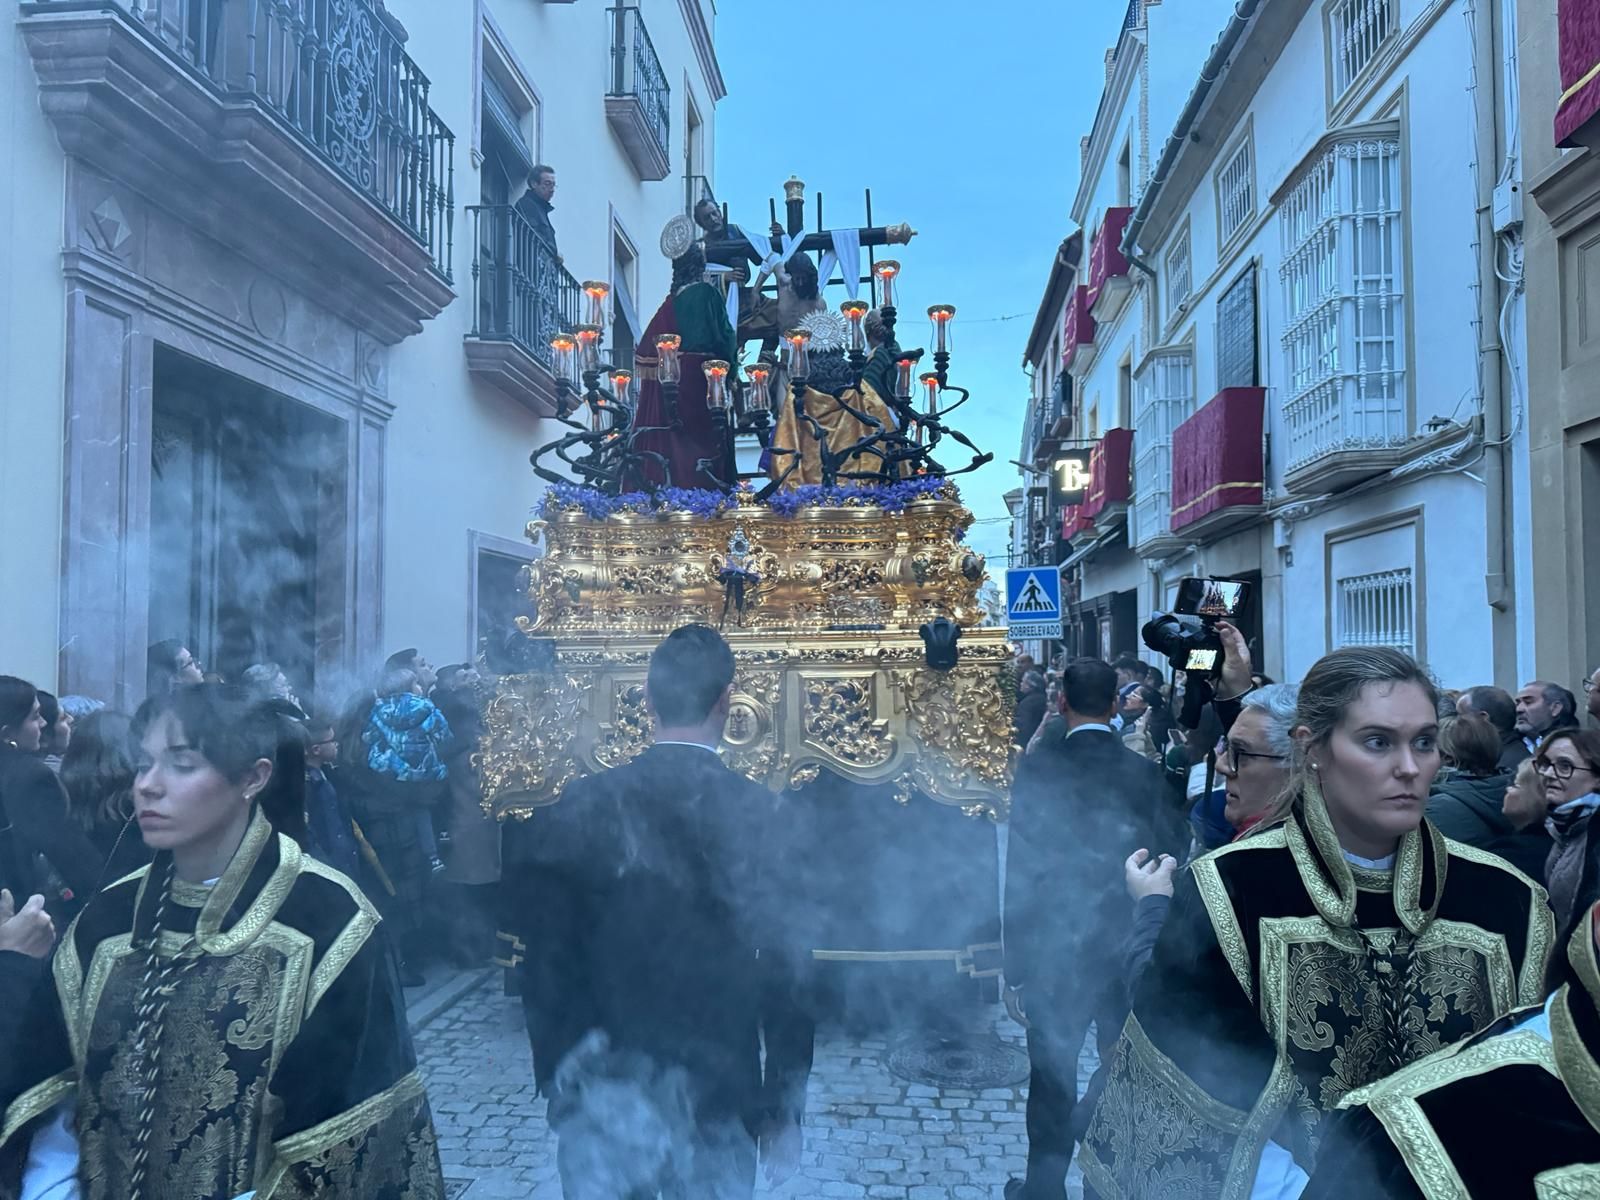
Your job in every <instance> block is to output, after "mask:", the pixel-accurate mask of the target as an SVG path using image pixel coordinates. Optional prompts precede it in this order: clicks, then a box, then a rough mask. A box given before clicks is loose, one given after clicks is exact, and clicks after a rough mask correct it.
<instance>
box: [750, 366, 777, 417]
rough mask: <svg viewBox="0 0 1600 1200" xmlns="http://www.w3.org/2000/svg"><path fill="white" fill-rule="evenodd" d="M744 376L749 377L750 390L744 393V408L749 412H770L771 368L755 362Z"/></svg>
mask: <svg viewBox="0 0 1600 1200" xmlns="http://www.w3.org/2000/svg"><path fill="white" fill-rule="evenodd" d="M745 374H746V375H748V376H750V388H749V390H748V391H747V392H746V393H745V407H746V408H748V409H749V410H750V411H751V412H769V411H771V409H772V392H771V390H770V389H771V387H772V368H771V367H769V366H767V364H766V363H764V362H757V363H756V364H754V365H753V366H751V367H750V368H749V369H748V370H747V371H746V372H745Z"/></svg>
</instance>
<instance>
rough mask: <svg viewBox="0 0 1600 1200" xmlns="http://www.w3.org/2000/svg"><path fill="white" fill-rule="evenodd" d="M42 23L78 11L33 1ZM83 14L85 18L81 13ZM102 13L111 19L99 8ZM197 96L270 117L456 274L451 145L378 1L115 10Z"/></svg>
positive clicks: (200, 2) (126, 3) (136, 3)
mask: <svg viewBox="0 0 1600 1200" xmlns="http://www.w3.org/2000/svg"><path fill="white" fill-rule="evenodd" d="M27 7H29V8H30V9H32V10H34V11H38V12H51V11H65V10H67V9H70V8H72V7H74V0H33V3H31V4H30V5H28V6H27ZM77 7H82V6H81V5H78V6H77ZM101 7H104V6H103V5H102V6H101ZM116 7H118V8H121V9H122V10H123V11H124V12H126V13H127V14H128V15H129V16H130V17H131V18H132V20H133V21H134V22H135V24H137V25H138V26H140V27H141V28H143V29H144V31H145V32H146V34H148V35H149V36H150V37H152V38H154V39H155V40H156V41H157V42H159V43H160V44H161V46H162V47H163V48H164V49H165V50H166V52H167V53H168V54H169V55H171V56H172V57H173V58H174V59H176V60H178V61H179V62H181V63H182V64H183V66H184V67H185V68H186V70H187V71H188V73H189V74H190V75H192V76H193V77H194V78H195V79H197V80H198V81H199V82H200V83H201V85H202V86H204V87H206V88H208V89H210V90H211V91H212V92H214V93H216V94H218V95H220V96H222V97H224V98H226V99H228V100H241V99H243V100H249V101H251V102H253V103H254V104H256V105H258V106H259V107H261V108H263V109H265V110H267V111H269V112H271V113H272V114H273V115H274V116H276V117H277V118H278V119H279V120H280V121H281V122H283V124H284V125H286V126H287V127H288V128H289V129H290V130H292V131H293V132H294V134H295V135H296V136H298V137H299V138H300V139H301V140H302V141H304V142H305V143H307V144H308V145H309V146H310V147H311V148H312V149H313V151H314V152H315V153H316V155H317V156H318V157H319V158H320V159H322V161H323V162H325V163H327V164H328V165H329V166H331V167H333V168H334V169H335V170H336V171H337V172H338V173H339V174H340V175H341V176H343V177H344V179H345V180H347V181H348V182H349V183H350V184H351V186H353V187H355V188H356V189H357V190H358V191H360V192H361V193H362V194H364V195H365V196H366V197H367V198H368V199H369V200H372V201H373V202H374V203H376V204H377V205H378V206H379V207H381V208H382V209H383V210H384V211H385V212H386V213H388V214H389V215H390V216H391V217H393V218H394V219H395V220H396V221H398V222H399V223H400V224H401V225H403V226H404V227H405V228H406V229H407V230H408V231H409V232H410V233H411V235H412V236H413V237H415V238H416V239H417V240H418V241H419V242H421V243H422V244H423V245H425V246H426V247H428V250H429V252H430V256H431V258H432V259H433V263H434V266H435V267H436V268H437V269H438V271H439V273H440V274H442V275H443V276H444V277H445V278H446V279H449V278H450V273H451V265H452V264H451V234H452V232H453V229H452V223H453V220H454V214H455V200H454V189H455V175H454V148H455V137H454V135H453V134H452V133H451V132H450V130H449V129H448V128H446V127H445V124H444V122H442V121H441V120H440V119H439V117H438V115H437V114H435V113H434V111H433V110H432V109H431V108H429V107H428V86H429V85H428V79H427V76H425V75H424V74H423V73H422V72H421V71H420V70H419V69H418V68H417V64H416V63H414V62H412V61H411V58H410V57H409V56H408V55H407V54H406V53H405V51H404V50H403V49H402V48H401V42H400V38H399V37H397V36H396V33H395V30H394V29H393V28H392V27H391V25H390V21H392V20H393V18H391V17H388V16H387V14H384V13H380V12H379V11H378V10H377V9H376V8H375V7H374V6H373V5H372V3H371V0H276V2H269V0H262V2H259V3H258V2H255V0H252V2H250V3H242V2H241V0H120V3H117V5H116Z"/></svg>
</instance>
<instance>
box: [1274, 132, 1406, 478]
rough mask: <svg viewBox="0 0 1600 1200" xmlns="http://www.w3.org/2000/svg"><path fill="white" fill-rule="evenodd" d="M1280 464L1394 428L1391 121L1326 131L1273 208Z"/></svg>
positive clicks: (1394, 136) (1394, 434)
mask: <svg viewBox="0 0 1600 1200" xmlns="http://www.w3.org/2000/svg"><path fill="white" fill-rule="evenodd" d="M1278 220H1279V225H1280V232H1281V237H1282V244H1283V266H1282V268H1281V278H1282V282H1283V289H1284V305H1285V318H1286V319H1285V324H1284V332H1283V350H1284V360H1285V362H1284V366H1285V371H1286V378H1287V389H1288V399H1287V402H1286V403H1285V404H1284V418H1285V420H1286V422H1287V424H1288V426H1289V455H1288V463H1287V465H1288V468H1289V469H1290V470H1293V469H1295V467H1296V466H1299V465H1304V464H1305V463H1308V462H1311V461H1313V460H1315V459H1317V458H1319V457H1321V456H1323V455H1325V454H1331V453H1333V452H1335V451H1338V450H1344V449H1351V448H1357V447H1369V448H1370V447H1388V446H1397V445H1399V444H1400V443H1401V442H1403V441H1404V440H1405V439H1406V437H1407V430H1406V427H1405V398H1404V379H1405V364H1404V361H1403V359H1402V351H1403V347H1404V336H1403V332H1404V315H1403V312H1402V302H1403V287H1402V284H1403V281H1402V279H1401V276H1400V263H1401V259H1402V250H1403V246H1402V241H1401V239H1402V236H1403V234H1402V226H1401V213H1400V141H1399V136H1398V128H1397V127H1393V126H1382V127H1373V126H1369V127H1367V128H1366V129H1365V130H1364V131H1361V132H1352V133H1350V134H1348V135H1344V136H1341V137H1340V138H1338V139H1335V140H1334V141H1333V142H1332V144H1331V145H1329V146H1328V147H1327V148H1326V149H1325V150H1323V151H1321V152H1320V153H1319V154H1318V155H1317V156H1316V157H1315V159H1314V160H1313V161H1312V162H1311V164H1310V165H1309V166H1307V167H1306V168H1305V169H1304V171H1303V172H1302V173H1301V175H1300V177H1299V179H1298V180H1297V181H1296V182H1295V183H1294V184H1293V185H1292V187H1291V188H1290V191H1289V193H1288V194H1287V196H1286V197H1285V199H1284V201H1283V204H1282V206H1281V208H1280V210H1279V216H1278Z"/></svg>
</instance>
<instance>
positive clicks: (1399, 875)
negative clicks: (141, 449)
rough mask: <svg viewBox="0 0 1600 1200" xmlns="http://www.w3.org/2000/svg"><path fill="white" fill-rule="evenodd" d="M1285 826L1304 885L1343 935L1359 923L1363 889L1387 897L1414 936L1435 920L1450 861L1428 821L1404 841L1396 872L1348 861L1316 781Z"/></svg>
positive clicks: (1396, 857)
mask: <svg viewBox="0 0 1600 1200" xmlns="http://www.w3.org/2000/svg"><path fill="white" fill-rule="evenodd" d="M1284 824H1285V830H1284V832H1285V834H1286V835H1287V837H1288V842H1289V850H1290V853H1292V854H1293V855H1294V864H1295V868H1296V869H1297V870H1298V871H1299V872H1300V880H1301V882H1302V883H1304V884H1305V887H1306V891H1307V892H1308V893H1309V894H1310V896H1311V902H1312V903H1313V904H1315V905H1316V907H1317V912H1318V914H1319V915H1320V916H1321V917H1322V919H1323V920H1324V921H1326V922H1328V924H1329V925H1332V926H1334V927H1335V928H1338V929H1344V928H1348V927H1349V926H1350V925H1352V924H1354V923H1355V916H1356V895H1357V893H1358V892H1360V891H1361V890H1362V889H1363V888H1365V889H1366V890H1369V891H1371V890H1374V889H1378V888H1381V889H1382V890H1385V891H1389V892H1390V893H1391V894H1392V895H1393V897H1394V907H1395V912H1396V913H1397V914H1398V915H1399V917H1400V923H1401V924H1402V925H1404V926H1405V927H1406V929H1407V930H1409V931H1410V932H1411V933H1412V934H1413V935H1416V934H1420V933H1421V932H1422V931H1423V930H1424V929H1425V928H1426V927H1427V925H1428V922H1430V921H1432V920H1433V914H1434V913H1435V912H1437V911H1438V908H1439V897H1440V896H1441V895H1443V894H1444V874H1445V863H1446V860H1447V857H1448V855H1447V852H1446V849H1445V845H1444V838H1443V837H1442V836H1441V835H1440V834H1439V831H1438V830H1436V829H1434V827H1433V826H1432V825H1430V824H1428V823H1427V822H1426V821H1424V822H1423V823H1422V824H1421V825H1420V826H1419V827H1418V828H1416V829H1413V830H1412V831H1411V832H1410V833H1408V834H1406V835H1405V837H1403V838H1401V839H1400V846H1399V849H1398V850H1397V851H1396V852H1395V860H1394V870H1393V871H1388V872H1383V871H1371V870H1367V869H1365V868H1356V867H1354V866H1352V865H1351V864H1350V862H1349V861H1348V860H1346V858H1345V856H1344V849H1343V848H1342V847H1341V846H1340V845H1339V835H1338V834H1337V833H1335V832H1334V829H1333V819H1332V818H1331V817H1329V816H1328V806H1327V803H1326V802H1325V801H1324V800H1323V798H1322V789H1321V788H1320V787H1318V786H1317V782H1316V780H1314V779H1313V780H1312V781H1311V782H1310V783H1308V784H1307V785H1306V788H1305V791H1304V792H1303V793H1302V794H1301V798H1300V802H1299V803H1298V804H1296V805H1295V807H1294V811H1293V812H1292V813H1291V814H1290V816H1289V819H1288V820H1287V821H1286V822H1285V823H1284ZM1425 889H1426V893H1427V894H1426V895H1425V894H1424V890H1425Z"/></svg>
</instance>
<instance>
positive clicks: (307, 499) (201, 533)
mask: <svg viewBox="0 0 1600 1200" xmlns="http://www.w3.org/2000/svg"><path fill="white" fill-rule="evenodd" d="M153 384H154V386H153V389H152V437H151V452H150V460H151V461H150V572H149V579H150V590H149V631H150V640H151V641H158V640H160V639H162V638H168V637H176V638H183V639H185V640H187V641H188V642H189V643H190V647H191V649H192V650H193V651H194V653H195V655H196V657H198V658H200V659H201V660H202V661H203V662H204V664H205V668H206V670H207V671H208V672H209V671H215V672H218V673H220V674H221V675H222V676H223V677H224V678H225V679H227V680H228V681H230V682H233V681H237V680H238V679H239V677H240V676H241V675H242V673H243V672H244V669H245V668H246V667H248V666H249V665H250V664H251V663H255V662H264V661H274V662H277V663H279V664H280V665H281V666H282V667H283V669H284V671H285V673H286V674H287V675H288V677H289V679H290V680H291V681H292V682H293V684H294V686H295V687H296V689H297V691H298V692H299V694H300V696H301V697H302V698H303V699H306V700H307V701H308V702H309V698H310V697H311V696H312V695H313V694H315V692H316V690H317V689H318V686H319V684H320V685H321V686H322V688H323V689H324V690H326V688H327V687H328V686H329V685H331V684H332V683H333V682H334V681H333V680H330V679H329V678H328V675H329V674H330V673H331V672H332V671H333V670H334V669H336V668H337V667H338V666H339V665H340V664H341V662H342V657H343V637H344V611H343V610H344V593H345V588H344V577H345V560H346V553H347V546H346V529H347V527H348V521H347V516H348V514H347V495H348V491H347V457H346V436H347V433H346V427H345V422H343V421H341V420H339V419H338V418H336V417H333V416H330V415H328V414H326V413H323V412H319V411H318V410H316V409H313V408H311V407H309V406H307V405H304V404H301V403H297V402H296V401H294V400H291V399H289V398H287V397H285V396H281V395H278V394H277V393H275V392H272V391H270V390H268V389H267V388H264V387H262V386H260V385H259V384H256V383H253V382H251V381H249V380H246V379H243V378H241V377H239V376H237V375H233V374H230V373H228V372H227V371H224V370H221V369H220V368H218V367H215V366H212V365H210V364H207V363H203V362H200V361H199V360H197V359H193V358H190V357H188V356H186V355H183V354H180V353H178V352H176V351H174V350H171V349H169V348H167V347H165V346H162V345H160V344H157V346H156V347H155V361H154V373H153Z"/></svg>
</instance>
